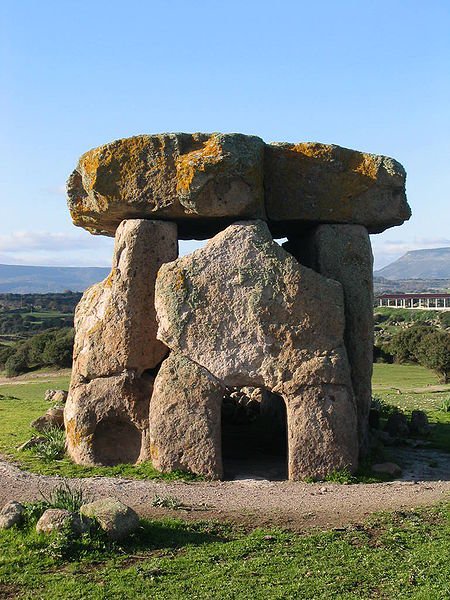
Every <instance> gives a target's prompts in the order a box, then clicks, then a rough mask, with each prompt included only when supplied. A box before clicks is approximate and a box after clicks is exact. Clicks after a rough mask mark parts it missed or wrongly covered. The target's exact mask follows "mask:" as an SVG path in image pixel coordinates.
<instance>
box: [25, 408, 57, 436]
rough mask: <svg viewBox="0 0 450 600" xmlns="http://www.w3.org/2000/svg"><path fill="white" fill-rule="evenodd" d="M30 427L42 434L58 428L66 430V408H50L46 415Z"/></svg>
mask: <svg viewBox="0 0 450 600" xmlns="http://www.w3.org/2000/svg"><path fill="white" fill-rule="evenodd" d="M30 427H32V428H33V429H36V431H39V432H40V433H42V432H44V431H47V430H49V429H52V428H54V427H56V428H57V429H64V408H63V407H62V406H53V407H52V408H49V409H48V411H47V412H46V413H45V415H42V417H38V418H37V419H35V420H34V421H33V422H32V423H31V425H30Z"/></svg>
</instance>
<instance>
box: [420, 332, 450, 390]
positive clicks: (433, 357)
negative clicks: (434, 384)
mask: <svg viewBox="0 0 450 600" xmlns="http://www.w3.org/2000/svg"><path fill="white" fill-rule="evenodd" d="M417 355H418V358H419V362H420V364H421V365H423V366H424V367H428V368H429V369H433V371H436V373H437V374H438V375H439V377H440V379H441V380H442V382H443V383H449V382H450V333H448V332H447V331H434V332H433V333H432V334H430V335H428V336H426V337H425V338H424V339H423V340H422V341H421V343H420V344H419V348H418V353H417Z"/></svg>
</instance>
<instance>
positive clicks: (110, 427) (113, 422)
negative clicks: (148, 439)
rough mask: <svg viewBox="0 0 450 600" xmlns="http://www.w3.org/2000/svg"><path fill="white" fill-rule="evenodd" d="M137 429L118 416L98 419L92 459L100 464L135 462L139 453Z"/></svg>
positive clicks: (139, 442) (140, 437)
mask: <svg viewBox="0 0 450 600" xmlns="http://www.w3.org/2000/svg"><path fill="white" fill-rule="evenodd" d="M141 443H142V435H141V432H140V431H139V429H138V428H137V427H136V426H135V425H133V424H132V423H130V422H129V421H125V420H123V419H120V418H108V419H103V420H102V421H100V422H99V423H98V425H97V427H96V428H95V432H94V445H93V450H94V459H95V462H98V463H100V464H102V465H109V466H113V465H119V464H121V463H125V464H135V463H136V461H137V459H138V458H139V454H140V453H141Z"/></svg>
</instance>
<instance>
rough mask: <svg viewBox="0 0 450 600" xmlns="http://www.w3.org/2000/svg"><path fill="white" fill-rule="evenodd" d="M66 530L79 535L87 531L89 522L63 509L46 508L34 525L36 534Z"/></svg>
mask: <svg viewBox="0 0 450 600" xmlns="http://www.w3.org/2000/svg"><path fill="white" fill-rule="evenodd" d="M68 528H69V529H70V530H71V531H73V532H74V533H76V534H78V535H80V534H82V533H84V532H85V531H88V529H89V521H88V519H87V518H85V519H82V518H81V517H80V515H79V514H76V513H72V512H70V511H69V510H66V509H65V508H48V509H47V510H46V511H45V512H44V513H43V514H42V516H41V518H40V519H39V521H38V522H37V523H36V531H37V533H47V534H48V533H55V532H59V531H64V530H66V529H68Z"/></svg>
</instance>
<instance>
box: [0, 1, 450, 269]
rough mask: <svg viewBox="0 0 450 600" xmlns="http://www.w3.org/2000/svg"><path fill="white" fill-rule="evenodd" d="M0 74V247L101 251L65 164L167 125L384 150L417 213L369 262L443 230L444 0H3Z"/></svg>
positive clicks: (449, 36) (44, 260) (55, 258)
mask: <svg viewBox="0 0 450 600" xmlns="http://www.w3.org/2000/svg"><path fill="white" fill-rule="evenodd" d="M0 90H1V96H0V164H1V177H0V203H1V213H0V262H2V263H9V264H13V263H17V264H20V263H22V264H66V265H108V264H109V263H110V255H111V247H112V246H111V240H109V239H107V238H100V237H93V236H91V235H90V234H88V233H86V232H84V231H83V230H81V229H78V228H75V227H73V225H72V224H71V221H70V216H69V213H68V210H67V208H66V204H65V197H64V185H65V180H66V178H67V176H68V175H69V173H70V172H71V170H72V169H73V168H74V166H75V164H76V162H77V159H78V157H79V155H80V154H82V153H83V152H85V151H86V150H88V149H89V148H92V147H95V146H98V145H100V144H103V143H106V142H108V141H111V140H113V139H116V138H119V137H127V136H130V135H135V134H139V133H157V132H162V131H240V132H243V133H249V134H256V135H259V136H260V137H262V138H263V139H265V140H266V141H321V142H331V143H336V144H339V145H342V146H347V147H350V148H356V149H359V150H364V151H369V152H374V153H379V154H386V155H389V156H393V157H395V158H396V159H398V160H399V161H400V162H401V163H402V164H403V165H404V166H405V168H406V170H407V172H408V180H407V191H408V197H409V201H410V204H411V206H412V209H413V218H412V219H411V221H410V222H409V223H408V224H406V225H404V226H403V227H401V228H394V229H391V230H389V231H388V232H386V233H384V234H382V235H379V236H374V237H373V239H372V241H373V244H374V252H375V258H376V265H377V266H382V265H384V264H386V263H388V262H390V261H391V260H393V259H395V258H397V257H398V256H400V255H401V254H403V253H404V252H405V251H407V250H410V249H415V248H425V247H440V246H450V231H449V227H448V226H449V212H450V210H449V200H450V198H449V188H450V2H449V1H448V0H428V1H427V2H424V1H423V0H421V1H417V0H389V1H387V0H376V1H375V0H359V1H351V0H340V1H337V0H336V1H320V0H316V1H315V2H311V1H303V0H297V1H294V0H287V1H282V0H278V2H274V1H271V2H268V1H266V0H247V1H244V0H240V1H235V0H227V1H226V2H223V1H222V2H216V1H214V0H208V1H206V0H166V1H163V0H147V1H144V0H128V1H127V2H124V1H123V0H121V1H116V0H108V1H104V0H78V1H75V0H59V1H56V0H39V1H38V0H2V2H1V4H0ZM184 250H185V251H186V246H185V247H184Z"/></svg>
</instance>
